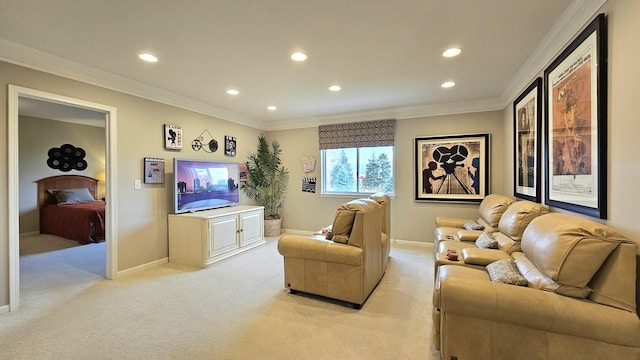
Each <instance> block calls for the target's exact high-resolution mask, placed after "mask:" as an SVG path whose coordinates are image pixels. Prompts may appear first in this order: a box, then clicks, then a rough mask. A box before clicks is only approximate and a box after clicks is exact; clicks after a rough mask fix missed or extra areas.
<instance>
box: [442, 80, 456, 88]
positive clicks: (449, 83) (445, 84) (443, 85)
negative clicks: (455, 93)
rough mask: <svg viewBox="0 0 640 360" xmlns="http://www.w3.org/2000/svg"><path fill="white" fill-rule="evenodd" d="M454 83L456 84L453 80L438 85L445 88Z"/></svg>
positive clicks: (452, 85)
mask: <svg viewBox="0 0 640 360" xmlns="http://www.w3.org/2000/svg"><path fill="white" fill-rule="evenodd" d="M455 85H456V83H454V82H453V81H447V82H444V83H442V85H440V86H442V87H443V88H445V89H446V88H450V87H454V86H455Z"/></svg>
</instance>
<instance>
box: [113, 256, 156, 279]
mask: <svg viewBox="0 0 640 360" xmlns="http://www.w3.org/2000/svg"><path fill="white" fill-rule="evenodd" d="M168 262H169V258H168V257H166V258H162V259H158V260H155V261H152V262H148V263H146V264H142V265H138V266H134V267H132V268H128V269H125V270H122V271H118V274H117V275H116V276H117V277H120V276H124V275H129V274H134V273H137V272H140V271H142V270H146V269H150V268H154V267H156V266H160V265H163V264H167V263H168Z"/></svg>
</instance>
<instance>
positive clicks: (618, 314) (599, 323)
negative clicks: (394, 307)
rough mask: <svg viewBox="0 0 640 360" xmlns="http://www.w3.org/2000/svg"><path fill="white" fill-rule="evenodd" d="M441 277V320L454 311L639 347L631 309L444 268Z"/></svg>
mask: <svg viewBox="0 0 640 360" xmlns="http://www.w3.org/2000/svg"><path fill="white" fill-rule="evenodd" d="M445 266H455V265H445ZM469 270H473V269H469ZM442 275H443V276H440V277H439V279H438V285H439V291H438V295H439V297H440V299H439V302H438V304H439V306H440V310H441V313H442V319H446V318H447V317H446V314H456V315H459V316H461V317H462V318H465V317H469V318H476V319H484V320H488V321H492V322H495V323H503V324H510V325H515V326H519V327H523V328H532V329H537V330H542V331H549V332H554V333H558V334H566V335H572V336H577V337H582V338H587V339H593V340H598V341H604V342H608V343H612V344H620V345H624V346H636V347H637V346H640V320H639V319H638V316H637V315H636V314H635V313H633V312H629V311H624V310H621V309H616V308H613V307H610V306H604V305H601V304H598V303H595V302H592V301H586V300H583V299H575V298H571V297H567V296H562V295H559V294H554V293H550V292H547V291H542V290H537V289H533V288H529V287H522V286H515V285H507V284H502V283H495V282H491V281H487V280H479V279H474V278H469V279H467V278H465V277H462V276H455V275H456V274H455V273H451V275H454V276H448V275H449V274H448V273H447V272H446V271H443V272H442ZM443 321H444V320H443ZM484 330H485V329H478V331H484Z"/></svg>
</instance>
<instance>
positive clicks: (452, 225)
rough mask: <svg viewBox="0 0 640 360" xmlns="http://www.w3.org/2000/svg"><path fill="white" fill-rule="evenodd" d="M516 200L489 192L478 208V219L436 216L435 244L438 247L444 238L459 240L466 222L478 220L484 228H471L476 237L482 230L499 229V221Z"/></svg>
mask: <svg viewBox="0 0 640 360" xmlns="http://www.w3.org/2000/svg"><path fill="white" fill-rule="evenodd" d="M514 201H515V200H514V199H513V198H510V197H508V196H505V195H501V194H489V195H487V196H486V197H485V198H484V199H483V200H482V202H481V203H480V206H479V208H478V212H479V215H480V216H479V217H478V219H476V220H474V219H464V218H457V217H445V216H439V217H437V218H436V234H435V245H436V247H435V248H437V244H438V242H440V241H442V240H458V239H459V238H458V232H459V231H460V230H465V224H467V223H470V222H476V223H477V224H479V225H480V226H481V227H482V229H481V230H475V231H474V230H469V229H467V230H469V233H470V234H473V233H474V232H475V233H476V234H475V237H476V238H477V236H478V235H479V234H477V233H479V232H481V231H488V232H494V231H496V230H497V227H498V223H499V222H500V218H501V217H502V214H504V212H505V211H507V208H508V207H509V205H511V204H512V203H513V202H514Z"/></svg>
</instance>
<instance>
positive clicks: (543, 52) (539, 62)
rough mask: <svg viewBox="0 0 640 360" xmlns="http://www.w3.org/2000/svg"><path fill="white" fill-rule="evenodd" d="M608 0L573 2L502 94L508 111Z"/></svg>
mask: <svg viewBox="0 0 640 360" xmlns="http://www.w3.org/2000/svg"><path fill="white" fill-rule="evenodd" d="M606 2H607V0H573V1H572V2H571V3H570V4H569V6H567V8H566V9H565V11H564V12H563V13H562V14H561V15H560V17H559V18H558V20H557V21H556V22H555V23H554V25H553V26H552V27H551V29H549V31H548V32H547V34H546V35H545V36H544V38H542V41H541V42H540V44H539V45H538V46H537V47H536V49H535V50H534V51H533V53H532V54H531V56H530V57H529V59H528V60H527V62H525V63H524V64H523V65H522V67H521V68H520V70H518V72H517V73H516V75H515V76H514V77H513V79H512V80H511V81H510V82H509V84H508V85H507V87H506V88H505V89H504V91H503V92H502V94H501V96H500V99H501V101H502V108H506V107H507V106H508V105H509V104H510V103H511V102H512V101H513V99H515V98H516V97H517V96H518V94H520V93H521V92H522V91H523V90H524V89H525V88H526V87H527V86H528V85H529V84H531V82H532V81H533V79H535V78H536V77H538V76H540V74H541V73H543V72H544V69H545V68H546V67H547V66H548V65H549V64H550V63H551V62H552V61H553V59H554V58H555V57H556V56H557V55H558V54H559V53H560V52H561V51H562V50H563V49H564V48H565V47H566V46H567V45H569V43H570V42H571V41H572V40H573V39H574V38H575V37H576V36H577V35H578V33H579V32H580V31H581V30H582V29H583V28H584V27H585V26H586V25H587V24H588V23H589V21H591V20H592V18H593V17H594V15H596V14H597V13H598V11H599V10H600V8H602V6H603V5H604V4H605V3H606Z"/></svg>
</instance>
